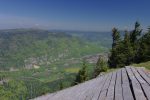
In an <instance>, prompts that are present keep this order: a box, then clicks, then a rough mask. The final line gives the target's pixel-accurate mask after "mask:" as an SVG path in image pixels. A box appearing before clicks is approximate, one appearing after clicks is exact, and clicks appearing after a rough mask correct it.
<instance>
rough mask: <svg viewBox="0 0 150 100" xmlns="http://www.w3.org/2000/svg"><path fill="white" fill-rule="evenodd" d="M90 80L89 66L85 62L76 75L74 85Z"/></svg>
mask: <svg viewBox="0 0 150 100" xmlns="http://www.w3.org/2000/svg"><path fill="white" fill-rule="evenodd" d="M87 78H88V76H87V65H86V63H85V61H84V62H83V65H82V68H81V69H80V70H79V72H78V74H77V75H76V79H75V81H74V85H77V84H79V83H82V82H84V81H86V80H87Z"/></svg>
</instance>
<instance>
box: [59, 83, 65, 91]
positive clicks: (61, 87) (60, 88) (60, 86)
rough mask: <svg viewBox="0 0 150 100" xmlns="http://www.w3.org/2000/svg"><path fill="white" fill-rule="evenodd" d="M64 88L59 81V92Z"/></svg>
mask: <svg viewBox="0 0 150 100" xmlns="http://www.w3.org/2000/svg"><path fill="white" fill-rule="evenodd" d="M63 88H64V87H63V82H62V81H60V83H59V90H62V89H63Z"/></svg>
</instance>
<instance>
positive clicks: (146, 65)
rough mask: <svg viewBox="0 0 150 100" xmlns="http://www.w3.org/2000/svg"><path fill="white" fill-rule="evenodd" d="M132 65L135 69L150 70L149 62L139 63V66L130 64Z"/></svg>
mask: <svg viewBox="0 0 150 100" xmlns="http://www.w3.org/2000/svg"><path fill="white" fill-rule="evenodd" d="M132 65H133V66H136V67H145V68H147V69H149V70H150V61H148V62H143V63H139V64H132Z"/></svg>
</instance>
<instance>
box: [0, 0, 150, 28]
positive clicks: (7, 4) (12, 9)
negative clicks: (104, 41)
mask: <svg viewBox="0 0 150 100" xmlns="http://www.w3.org/2000/svg"><path fill="white" fill-rule="evenodd" d="M149 5H150V0H0V29H7V28H31V27H33V28H34V27H38V28H44V29H60V30H61V29H62V30H84V31H110V30H111V29H112V28H113V27H118V28H119V29H121V30H124V29H131V28H133V25H134V22H135V21H136V20H138V21H139V22H140V23H141V25H142V28H144V29H146V28H147V26H149V25H150V6H149Z"/></svg>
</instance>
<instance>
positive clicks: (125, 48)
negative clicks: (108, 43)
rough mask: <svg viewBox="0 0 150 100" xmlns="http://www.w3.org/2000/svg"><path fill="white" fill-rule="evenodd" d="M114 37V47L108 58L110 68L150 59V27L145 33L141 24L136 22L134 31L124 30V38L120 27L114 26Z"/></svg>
mask: <svg viewBox="0 0 150 100" xmlns="http://www.w3.org/2000/svg"><path fill="white" fill-rule="evenodd" d="M112 38H113V43H112V49H111V51H110V56H109V60H108V64H109V67H110V68H119V67H124V66H127V65H130V64H132V63H140V62H145V61H149V60H150V41H149V40H150V28H148V31H147V32H146V33H143V32H142V29H141V25H140V24H139V22H136V23H135V27H134V29H133V30H132V31H127V30H125V31H124V37H123V39H122V38H121V36H120V32H119V31H118V29H117V28H113V29H112Z"/></svg>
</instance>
